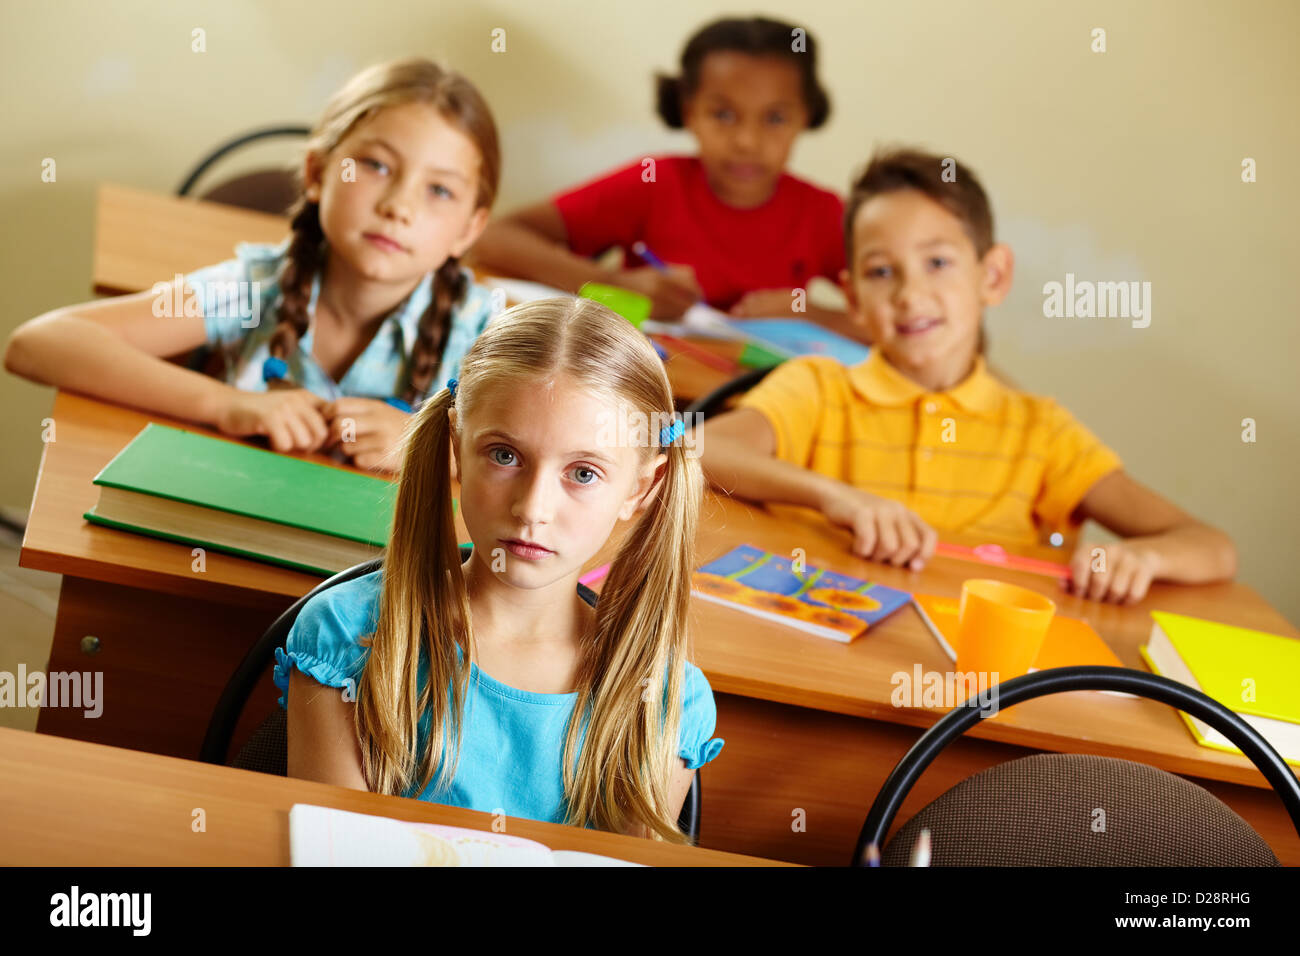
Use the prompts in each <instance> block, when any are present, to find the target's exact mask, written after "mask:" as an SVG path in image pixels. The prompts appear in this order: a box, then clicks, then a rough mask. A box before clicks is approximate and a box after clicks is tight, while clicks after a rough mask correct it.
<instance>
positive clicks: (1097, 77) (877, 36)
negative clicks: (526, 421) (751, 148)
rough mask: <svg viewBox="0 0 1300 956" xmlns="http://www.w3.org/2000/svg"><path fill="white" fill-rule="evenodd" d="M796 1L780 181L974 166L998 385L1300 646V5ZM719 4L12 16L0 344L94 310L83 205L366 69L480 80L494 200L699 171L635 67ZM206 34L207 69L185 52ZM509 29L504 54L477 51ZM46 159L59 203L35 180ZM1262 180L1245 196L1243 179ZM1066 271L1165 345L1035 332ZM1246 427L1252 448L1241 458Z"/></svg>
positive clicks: (5, 71)
mask: <svg viewBox="0 0 1300 956" xmlns="http://www.w3.org/2000/svg"><path fill="white" fill-rule="evenodd" d="M790 6H791V8H792V9H795V10H797V11H799V16H800V20H799V22H800V23H801V24H803V25H806V26H807V27H808V28H809V29H810V30H811V31H812V32H813V33H814V35H815V36H817V37H818V39H819V40H820V41H821V44H822V52H823V59H824V68H823V78H824V80H825V82H826V84H827V86H828V87H829V88H830V90H831V92H832V96H833V97H834V104H835V108H834V112H833V115H832V119H831V123H830V125H829V127H828V128H826V129H824V130H823V131H821V132H819V133H816V134H811V135H809V136H807V137H806V138H805V140H804V141H803V142H801V143H800V144H799V145H798V147H797V150H796V154H795V157H794V162H793V167H794V171H796V172H798V173H800V174H803V175H805V176H808V177H810V178H812V179H814V180H817V181H819V182H822V183H825V184H828V185H830V186H833V187H836V188H840V189H843V188H844V186H845V184H846V183H847V180H848V177H849V174H850V172H851V171H852V169H853V168H855V167H856V166H858V165H859V164H860V163H861V162H862V161H863V160H864V159H865V158H866V156H867V154H868V152H869V151H870V149H871V147H872V146H873V144H877V143H884V142H912V143H918V144H922V145H925V146H927V147H930V148H933V149H935V150H938V151H941V152H944V153H945V154H947V153H951V154H953V155H956V156H959V157H961V158H962V159H963V160H964V161H966V162H967V163H969V164H970V165H971V166H973V167H974V168H975V169H976V170H977V171H978V172H979V173H980V174H981V176H982V178H983V180H984V182H985V185H986V187H987V188H988V189H989V191H990V193H991V194H992V196H993V199H994V204H995V208H996V212H997V216H998V226H999V231H1000V234H1001V237H1002V238H1003V239H1005V240H1006V241H1008V242H1009V243H1011V244H1012V246H1013V247H1014V248H1015V250H1016V254H1017V281H1016V287H1015V291H1014V292H1013V294H1012V296H1011V297H1010V300H1009V301H1008V302H1007V303H1005V304H1004V305H1002V306H1000V307H999V308H997V309H996V310H993V311H992V312H991V313H990V314H989V317H988V321H989V329H990V334H991V339H992V343H993V359H994V361H995V363H996V364H998V365H999V366H1000V367H1002V368H1004V369H1006V370H1007V372H1008V373H1009V374H1010V375H1012V376H1013V377H1014V378H1015V379H1017V380H1018V381H1019V382H1021V383H1023V384H1024V385H1025V386H1026V387H1028V388H1030V389H1032V390H1036V391H1045V392H1051V393H1053V394H1055V395H1056V396H1058V397H1059V398H1060V399H1061V400H1062V401H1063V402H1064V403H1065V404H1066V405H1067V406H1068V407H1070V408H1071V409H1072V410H1073V411H1074V412H1075V413H1076V414H1077V415H1078V416H1079V417H1080V418H1081V419H1083V420H1084V421H1085V422H1086V423H1087V424H1088V425H1089V426H1090V427H1091V428H1093V430H1094V431H1096V432H1098V433H1099V434H1100V435H1102V436H1103V437H1104V438H1105V439H1106V440H1107V441H1108V442H1109V443H1110V444H1111V445H1112V446H1113V447H1114V448H1115V449H1116V450H1117V451H1118V452H1119V453H1120V455H1121V456H1122V457H1123V458H1124V459H1125V461H1126V463H1127V465H1128V466H1129V468H1130V470H1131V471H1132V472H1133V473H1134V474H1135V475H1136V476H1138V477H1139V479H1140V480H1142V481H1145V482H1147V483H1148V484H1151V485H1153V486H1154V487H1156V488H1158V489H1160V490H1161V491H1163V492H1165V493H1166V494H1167V495H1168V496H1170V497H1171V498H1173V499H1174V500H1175V501H1176V502H1178V503H1179V504H1181V505H1183V506H1184V507H1187V508H1189V509H1190V510H1192V511H1194V512H1196V513H1197V514H1200V515H1202V516H1204V517H1205V518H1207V519H1208V520H1210V521H1212V522H1214V523H1216V524H1219V525H1221V526H1222V527H1224V528H1226V529H1227V530H1228V531H1229V532H1230V533H1231V534H1232V535H1233V536H1234V537H1235V538H1236V539H1237V541H1238V542H1239V544H1240V547H1241V552H1242V563H1241V578H1242V579H1243V580H1245V581H1246V582H1248V583H1250V584H1252V585H1254V586H1255V587H1257V588H1258V589H1259V590H1261V591H1262V592H1263V593H1264V594H1265V596H1266V597H1268V598H1269V599H1270V600H1271V601H1272V602H1273V603H1274V604H1276V605H1277V606H1278V607H1279V608H1280V609H1281V610H1282V611H1283V612H1284V613H1285V614H1287V615H1288V617H1289V618H1290V619H1291V620H1292V621H1297V622H1300V596H1297V593H1296V589H1295V588H1294V587H1293V586H1292V581H1293V579H1294V576H1295V574H1294V568H1293V565H1292V562H1293V559H1294V557H1295V555H1296V546H1295V541H1296V537H1297V531H1298V530H1300V528H1298V527H1297V524H1298V522H1297V519H1296V518H1295V517H1294V516H1295V514H1296V513H1297V508H1296V506H1295V489H1294V479H1295V478H1296V476H1297V474H1298V473H1300V468H1297V465H1298V464H1300V462H1298V460H1297V457H1298V456H1297V448H1300V402H1297V399H1296V396H1295V388H1294V382H1295V379H1296V374H1295V362H1296V359H1297V354H1298V353H1300V349H1297V346H1298V345H1300V332H1298V331H1297V329H1298V328H1300V323H1298V321H1297V319H1298V316H1297V309H1296V305H1295V303H1296V298H1295V294H1294V289H1293V288H1292V283H1293V281H1294V277H1295V275H1296V274H1297V268H1296V264H1297V262H1300V241H1298V240H1297V231H1296V228H1295V224H1294V216H1295V214H1296V212H1297V210H1300V202H1297V200H1298V199H1300V189H1298V188H1297V179H1296V176H1295V174H1294V172H1287V170H1288V169H1289V168H1290V167H1291V166H1293V165H1294V163H1295V158H1296V156H1297V155H1300V142H1298V141H1297V140H1298V136H1297V124H1296V121H1295V118H1296V115H1297V108H1298V107H1300V104H1298V103H1297V96H1296V93H1297V90H1300V65H1297V60H1296V58H1295V57H1294V51H1293V49H1292V48H1291V46H1292V44H1293V42H1294V38H1295V36H1296V35H1297V34H1298V33H1300V7H1297V5H1296V4H1294V3H1291V2H1288V0H1279V2H1264V0H1251V2H1242V3H1233V4H1228V3H1226V2H1224V3H1198V2H1191V0H1166V2H1157V0H1144V2H1139V3H1132V2H1116V3H1104V2H1103V3H1096V2H1089V3H1077V4H1076V3H1052V4H1048V3H1040V2H1037V0H1024V2H1012V0H990V2H988V3H958V2H952V3H945V2H933V3H926V4H911V3H875V2H873V3H861V2H847V0H808V2H801V3H799V4H792V5H790ZM375 10H380V11H382V12H381V13H376V12H374V11H375ZM766 10H767V12H770V13H774V14H777V15H780V10H779V9H777V8H775V7H772V6H767V7H766ZM700 11H707V13H701V12H700ZM734 11H735V8H732V7H727V6H714V5H712V4H707V3H700V2H685V0H656V2H654V3H630V2H619V3H607V4H592V3H590V2H589V0H531V2H526V3H524V2H520V3H504V2H496V3H473V4H469V3H466V4H454V5H453V4H449V3H431V2H428V0H423V2H412V3H380V4H377V5H370V4H361V3H352V2H346V3H345V2H339V0H312V2H301V3H298V2H295V3H287V2H285V3H252V2H233V3H221V4H217V3H211V4H197V3H193V4H191V3H186V4H176V3H162V2H154V3H144V2H122V0H117V2H114V3H112V4H103V3H99V2H60V3H57V4H34V3H33V4H23V5H21V6H19V5H16V4H5V5H4V7H3V9H2V10H0V35H3V36H4V37H5V38H6V40H5V47H6V56H5V58H4V60H3V64H2V65H0V78H2V82H0V91H3V92H0V96H2V97H3V98H4V118H5V137H6V143H5V148H4V149H3V150H2V151H0V190H3V196H4V209H5V229H4V235H3V239H2V240H0V242H3V246H2V247H0V248H2V251H3V254H2V255H0V282H2V283H3V287H4V288H5V290H6V292H7V294H6V296H5V310H4V317H3V320H2V321H0V328H3V330H4V331H6V332H7V331H8V329H10V328H12V327H13V326H14V325H16V324H17V323H19V322H20V321H22V320H24V319H26V318H29V317H31V316H33V315H36V314H38V313H40V312H42V311H44V310H46V309H49V308H53V307H55V306H58V305H62V304H65V303H68V302H72V301H76V300H79V299H82V298H85V297H86V296H87V294H88V288H89V286H88V282H89V275H90V250H91V241H92V230H93V216H92V197H93V190H94V187H95V184H96V183H98V182H101V181H111V182H120V183H126V184H130V185H135V186H141V187H147V188H151V189H157V190H164V191H165V190H170V189H173V188H174V187H175V186H176V184H177V183H178V182H179V180H180V178H181V177H182V175H183V174H184V172H185V171H186V169H187V167H189V166H190V165H191V164H192V163H193V162H194V161H195V160H196V158H197V157H199V156H200V155H201V154H202V153H203V152H204V151H205V150H207V149H208V148H209V147H210V146H212V145H214V144H216V143H217V142H220V141H221V140H223V139H224V138H226V137H227V136H229V135H231V134H232V133H235V132H237V131H241V130H243V129H246V128H248V127H252V126H255V125H259V124H263V123H270V122H280V121H305V122H311V121H313V120H314V119H315V116H316V114H317V112H318V111H319V109H320V107H321V106H322V104H323V102H324V99H325V98H326V97H327V96H328V94H329V93H330V92H331V91H332V90H333V89H334V88H335V87H336V86H337V85H338V84H339V83H341V82H342V81H343V80H344V79H345V78H346V77H347V76H348V75H349V74H351V73H352V72H353V71H354V70H356V69H357V68H359V67H360V66H363V65H365V64H367V63H369V62H372V61H375V60H379V59H385V58H388V57H391V56H396V55H401V54H406V53H412V52H416V53H424V54H428V55H434V56H439V57H443V58H446V59H448V60H450V61H451V62H452V63H453V64H454V65H456V66H457V67H459V68H460V69H462V70H463V71H465V72H466V73H468V74H469V75H470V76H471V77H472V78H473V79H474V80H475V81H477V82H478V84H479V85H480V86H481V87H482V89H483V90H484V92H485V93H486V94H487V96H488V98H489V100H490V101H491V103H492V104H493V106H494V109H495V110H496V113H497V118H498V121H499V122H500V124H501V126H502V128H503V133H504V141H505V146H506V166H505V183H504V190H503V193H502V202H501V205H502V207H503V208H504V207H509V206H511V205H514V204H517V203H520V202H524V201H528V200H531V199H534V198H536V197H538V196H541V195H544V194H545V193H546V192H548V191H550V190H552V189H555V188H556V187H559V186H561V185H563V184H565V183H569V182H572V181H574V180H577V179H579V178H581V177H584V176H587V175H589V174H594V173H596V172H599V171H600V170H602V169H604V168H606V167H608V166H610V165H612V164H615V163H621V162H626V161H628V160H629V159H632V158H634V157H636V156H638V155H642V154H644V153H648V152H651V151H654V150H661V149H679V148H680V149H688V148H689V140H688V139H687V138H686V137H685V135H684V134H680V133H678V134H670V133H668V132H667V131H666V130H664V129H663V128H662V127H661V126H659V125H658V124H657V122H656V120H655V119H654V117H653V115H652V112H651V108H650V102H651V95H650V88H651V87H650V73H651V71H653V70H655V69H671V68H672V67H673V66H674V64H675V60H676V56H677V53H678V51H679V49H680V45H681V42H682V41H683V40H684V38H685V37H686V35H687V34H688V32H689V31H690V30H691V29H692V28H693V27H694V26H696V25H697V24H698V23H699V22H700V21H701V20H702V18H703V17H705V16H706V15H709V14H712V13H714V12H716V13H718V14H721V13H725V12H734ZM741 12H750V11H749V9H747V8H741ZM790 18H791V19H793V17H790ZM195 27H202V28H204V29H205V30H206V34H207V52H205V53H202V54H196V53H192V52H191V51H190V32H191V30H192V29H193V28H195ZM494 27H503V28H505V30H506V45H507V49H506V52H505V53H492V52H491V50H490V46H489V44H490V38H489V34H490V31H491V30H492V28H494ZM1094 27H1103V28H1105V30H1106V31H1107V47H1108V50H1107V52H1105V53H1092V52H1090V49H1089V46H1090V31H1091V30H1092V28H1094ZM46 156H51V157H54V158H55V159H56V161H57V163H58V181H57V183H55V184H43V183H42V182H41V181H40V163H41V160H42V158H43V157H46ZM1247 156H1249V157H1253V158H1255V159H1256V160H1257V162H1258V179H1259V181H1258V182H1256V183H1254V184H1244V183H1242V182H1241V179H1240V168H1241V160H1242V158H1243V157H1247ZM1066 272H1073V273H1074V274H1075V275H1076V276H1077V277H1078V278H1079V279H1091V280H1105V281H1118V280H1143V281H1149V282H1151V284H1152V306H1153V311H1152V322H1151V325H1150V327H1148V328H1145V329H1135V328H1132V327H1131V325H1130V323H1129V322H1128V321H1126V320H1123V319H1047V318H1044V317H1043V314H1042V311H1043V310H1042V302H1043V296H1042V287H1043V283H1044V282H1047V281H1051V280H1057V281H1060V280H1063V279H1064V276H1065V273H1066ZM50 400H51V393H50V392H49V390H47V389H42V388H38V387H36V386H32V385H28V384H27V383H25V382H21V381H18V380H16V379H14V378H13V377H12V376H7V375H4V376H0V401H3V407H4V414H3V417H2V418H0V441H2V442H3V446H4V448H5V451H6V454H5V460H4V464H3V466H0V503H3V504H7V505H11V506H15V507H18V508H19V509H21V510H25V509H26V507H27V505H28V503H29V501H30V495H31V489H32V484H33V480H34V478H35V474H36V468H37V462H38V460H39V454H40V439H39V436H40V420H41V418H43V417H44V416H45V415H46V414H47V413H48V411H49V407H50ZM1248 417H1249V418H1254V419H1255V420H1256V422H1257V423H1258V441H1257V442H1256V443H1255V444H1244V443H1243V442H1242V441H1241V421H1242V419H1243V418H1248Z"/></svg>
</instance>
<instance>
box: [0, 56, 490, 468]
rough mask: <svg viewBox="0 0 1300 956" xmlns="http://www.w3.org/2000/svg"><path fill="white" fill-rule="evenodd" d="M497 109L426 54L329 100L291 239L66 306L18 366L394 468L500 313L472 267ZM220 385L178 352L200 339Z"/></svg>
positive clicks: (274, 440) (14, 356) (99, 393)
mask: <svg viewBox="0 0 1300 956" xmlns="http://www.w3.org/2000/svg"><path fill="white" fill-rule="evenodd" d="M500 166H501V161H500V149H499V145H498V138H497V130H496V125H495V122H494V121H493V118H492V114H491V112H490V110H489V109H488V106H487V103H486V102H485V101H484V100H483V98H482V96H481V95H480V94H479V93H478V91H477V90H476V89H475V88H474V86H473V85H472V84H470V82H469V81H468V80H466V79H465V78H464V77H462V76H460V75H459V74H457V73H454V72H452V71H450V70H447V69H444V68H443V67H440V66H438V65H437V64H434V63H431V62H429V61H428V60H424V59H421V58H409V59H403V60H397V61H392V62H388V63H383V64H379V65H376V66H372V67H370V68H368V69H366V70H363V71H362V72H361V73H359V74H357V75H356V76H355V77H353V78H352V79H351V80H349V81H348V82H347V83H346V84H345V85H344V86H343V88H342V89H341V90H339V92H338V93H336V94H335V95H334V97H333V98H332V99H331V100H330V102H329V104H328V105H327V106H326V109H325V113H324V115H323V117H322V118H321V120H320V122H319V123H318V124H317V125H316V127H315V129H314V130H313V133H312V136H311V138H310V139H309V141H308V143H307V146H306V151H305V156H304V159H303V163H302V167H301V170H300V183H301V187H302V192H301V194H300V196H299V198H298V200H297V202H296V203H295V204H294V206H293V207H292V208H291V209H290V210H289V214H290V220H291V234H290V236H289V237H288V238H287V239H286V240H285V241H284V242H283V243H281V244H279V245H262V244H251V243H241V244H240V245H239V246H238V247H237V248H236V250H235V252H236V258H235V259H232V260H230V261H229V262H225V263H221V264H219V265H216V266H211V267H208V268H204V269H199V270H198V271H196V272H192V273H190V274H189V275H187V276H179V275H178V276H177V277H176V280H175V281H174V282H172V283H167V282H160V283H157V284H156V285H155V286H154V287H153V289H152V290H150V291H149V292H141V293H139V294H137V295H129V296H123V297H119V298H115V299H109V300H105V301H99V302H91V303H85V304H83V305H76V306H69V307H66V308H62V309H58V310H55V311H54V312H51V313H47V314H46V315H42V316H40V317H38V318H36V319H33V320H31V321H29V322H27V323H25V324H24V325H23V326H22V327H20V328H19V329H18V330H16V331H15V332H14V334H13V336H12V337H11V339H10V343H9V346H8V350H7V353H6V356H5V366H6V368H8V369H9V370H10V371H13V372H16V373H17V374H19V375H23V376H24V377H27V378H30V379H33V380H35V381H38V382H42V383H45V384H51V385H56V386H59V387H72V388H76V389H77V390H79V391H82V392H86V393H89V394H91V395H94V396H96V397H100V398H105V399H108V400H111V401H117V402H121V403H123V404H130V405H134V406H136V407H140V408H144V409H146V410H148V411H157V412H161V413H163V414H167V415H171V416H176V417H180V418H185V419H189V420H192V421H197V422H199V423H202V424H205V425H209V426H212V427H215V428H217V429H218V430H220V431H222V432H223V433H225V434H228V435H233V436H251V435H263V436H266V438H267V439H268V440H269V443H270V445H271V447H272V448H273V449H274V450H276V451H280V452H299V453H301V452H330V451H333V452H335V453H336V454H337V455H340V456H343V457H349V458H351V459H352V460H353V462H354V463H355V464H356V465H357V466H359V467H362V468H370V469H375V470H383V471H396V470H397V467H398V464H399V463H400V449H399V447H398V445H399V442H400V440H401V436H402V433H403V429H404V428H405V425H406V421H407V420H408V419H409V417H410V413H411V412H412V411H413V410H415V409H416V408H418V407H419V405H420V404H421V403H422V402H423V400H424V399H425V398H427V397H428V396H429V395H432V394H435V393H437V392H438V391H440V390H441V389H442V388H443V387H444V385H445V383H446V382H447V380H448V379H450V378H452V377H454V376H455V375H456V373H457V369H458V367H459V363H460V359H461V357H462V356H463V355H464V354H465V352H466V351H467V350H468V349H469V347H470V345H472V344H473V342H474V340H475V339H476V338H477V337H478V335H479V333H480V332H481V331H482V330H483V328H484V327H485V326H486V325H487V323H488V321H489V320H490V318H491V315H492V309H491V304H490V296H489V294H488V292H487V290H486V289H484V288H482V287H480V286H478V285H476V284H475V283H474V281H473V276H472V274H471V273H470V272H469V271H468V270H467V269H465V268H463V267H462V266H461V265H460V262H459V260H460V259H461V257H462V256H463V255H464V254H465V252H466V251H467V250H468V249H469V247H470V245H472V243H473V242H474V240H475V239H477V238H478V235H479V233H480V232H481V231H482V230H483V227H484V225H485V224H486V222H487V218H488V214H489V210H490V208H491V205H492V202H493V200H494V198H495V196H496V191H497V185H498V178H499V174H500ZM200 346H202V347H206V348H207V349H208V350H210V351H211V352H213V353H216V357H219V358H221V359H224V364H225V372H224V381H218V380H215V379H213V378H210V377H207V376H205V375H203V374H201V373H199V372H197V371H193V370H191V369H188V368H184V367H181V366H180V365H177V364H173V363H171V362H168V361H165V358H166V357H170V356H177V355H181V354H184V353H187V352H190V351H191V350H193V349H195V348H197V347H200Z"/></svg>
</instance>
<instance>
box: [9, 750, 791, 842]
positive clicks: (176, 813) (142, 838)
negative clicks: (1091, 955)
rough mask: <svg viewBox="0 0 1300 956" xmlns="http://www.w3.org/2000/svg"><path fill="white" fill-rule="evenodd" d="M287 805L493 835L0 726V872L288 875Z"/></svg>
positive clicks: (329, 790) (353, 794) (400, 803)
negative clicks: (118, 869)
mask: <svg viewBox="0 0 1300 956" xmlns="http://www.w3.org/2000/svg"><path fill="white" fill-rule="evenodd" d="M88 801H89V803H88ZM295 803H310V804H315V805H317V806H324V807H336V808H337V809H340V810H351V811H353V812H355V813H371V814H375V815H377V816H385V817H394V818H396V819H401V820H413V821H416V822H418V823H440V824H443V825H444V826H454V827H470V828H474V829H479V830H489V831H490V830H491V829H492V819H493V818H492V815H491V814H488V813H479V812H478V811H475V810H464V809H461V808H459V807H446V806H440V805H438V804H433V803H426V802H424V801H422V800H407V799H404V798H402V797H387V796H380V795H379V794H375V793H365V792H363V791H360V790H349V789H347V788H346V787H334V786H330V785H329V784H324V783H312V782H309V781H306V780H294V779H291V778H287V777H275V776H271V775H270V774H264V773H253V772H252V771H248V770H235V769H234V768H232V767H217V766H213V765H211V764H205V763H198V762H195V761H191V760H178V759H176V758H175V757H160V756H158V755H156V754H146V753H138V752H136V751H133V750H121V749H119V748H116V747H104V746H101V745H99V744H89V743H83V742H81V741H76V740H64V739H62V738H60V737H51V736H48V735H46V734H33V733H27V732H24V731H21V730H12V729H9V728H0V807H3V808H4V813H3V814H0V865H4V866H288V865H289V810H290V808H291V807H292V806H293V805H294V804H295ZM195 807H202V808H203V810H204V811H205V816H206V819H205V823H206V827H207V829H206V830H205V831H203V832H200V833H195V832H194V831H193V830H192V829H191V828H190V821H191V820H192V819H193V810H194V808H195ZM506 831H507V832H508V833H510V834H513V835H515V836H520V837H524V838H525V839H529V840H536V841H538V842H539V843H544V844H546V845H547V846H548V847H550V848H551V849H552V850H580V851H583V852H586V853H598V854H600V855H602V856H612V857H617V858H618V859H622V860H630V861H632V862H634V863H645V864H649V865H651V866H784V865H786V864H783V863H780V862H777V861H773V860H760V859H755V858H753V857H746V856H737V855H734V854H730V853H719V852H717V851H714V850H706V849H700V848H698V847H683V846H669V845H667V844H664V843H658V842H655V841H652V840H642V839H638V838H636V837H628V836H621V835H619V834H615V833H605V832H602V831H598V830H585V829H582V828H580V827H569V826H561V825H559V824H555V823H541V822H538V821H536V820H526V819H523V818H519V817H511V818H510V819H509V820H508V821H507V823H506Z"/></svg>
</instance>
